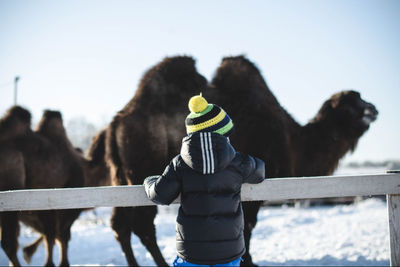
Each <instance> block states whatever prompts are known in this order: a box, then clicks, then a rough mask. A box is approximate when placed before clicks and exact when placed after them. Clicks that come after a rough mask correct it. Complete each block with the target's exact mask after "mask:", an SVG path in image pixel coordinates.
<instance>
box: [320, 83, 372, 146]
mask: <svg viewBox="0 0 400 267" xmlns="http://www.w3.org/2000/svg"><path fill="white" fill-rule="evenodd" d="M377 116H378V110H377V109H376V108H375V106H374V105H373V104H371V103H368V102H366V101H365V100H363V99H362V98H361V96H360V93H358V92H356V91H352V90H349V91H342V92H339V93H336V94H334V95H333V96H332V97H331V98H330V99H328V100H327V101H326V102H325V103H324V104H323V106H322V108H321V109H320V111H319V113H318V115H317V117H316V119H317V120H318V119H329V120H330V121H332V120H333V122H334V123H335V125H339V126H340V129H341V130H342V132H344V133H345V134H346V135H348V136H349V137H352V138H359V137H361V135H363V134H364V133H365V132H366V131H367V130H368V129H369V125H370V124H371V123H372V122H374V121H375V120H376V118H377Z"/></svg>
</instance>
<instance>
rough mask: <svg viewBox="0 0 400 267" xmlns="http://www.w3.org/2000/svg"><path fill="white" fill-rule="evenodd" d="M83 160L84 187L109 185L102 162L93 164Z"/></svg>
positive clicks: (106, 171) (108, 178)
mask: <svg viewBox="0 0 400 267" xmlns="http://www.w3.org/2000/svg"><path fill="white" fill-rule="evenodd" d="M83 160H84V171H85V186H86V187H93V186H109V185H111V179H110V176H109V174H108V169H107V166H106V163H105V162H104V161H101V162H94V161H88V160H86V159H83Z"/></svg>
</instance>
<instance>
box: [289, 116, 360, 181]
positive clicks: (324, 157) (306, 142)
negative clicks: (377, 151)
mask: <svg viewBox="0 0 400 267" xmlns="http://www.w3.org/2000/svg"><path fill="white" fill-rule="evenodd" d="M338 129H340V127H337V126H335V125H334V124H332V123H330V122H328V121H314V122H310V123H308V124H307V125H305V126H303V127H302V128H301V130H300V133H299V135H298V136H297V137H296V138H295V139H296V141H295V143H296V144H297V145H298V148H299V149H298V153H297V160H296V172H295V173H296V174H297V175H300V176H317V175H330V174H332V173H333V172H334V171H335V169H336V168H337V166H338V163H339V160H340V159H341V158H342V157H343V156H344V155H345V154H346V153H347V152H348V151H350V150H352V149H353V148H354V144H355V142H356V141H354V140H350V139H349V138H348V137H346V136H345V135H344V134H343V133H341V132H340V131H339V130H338Z"/></svg>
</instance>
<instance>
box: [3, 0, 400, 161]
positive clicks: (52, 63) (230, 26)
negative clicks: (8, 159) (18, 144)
mask: <svg viewBox="0 0 400 267" xmlns="http://www.w3.org/2000/svg"><path fill="white" fill-rule="evenodd" d="M399 47H400V1H398V0H394V1H385V0H376V1H369V0H357V1H353V0H346V1H340V0H334V1H330V0H326V1H322V0H320V1H301V0H299V1H266V0H263V1H261V0H260V1H254V0H249V1H211V0H202V1H133V0H132V1H98V0H96V1H92V0H85V1H20V0H2V1H0V113H1V116H2V115H3V114H4V112H5V111H6V110H7V109H8V108H9V107H10V106H11V105H12V104H13V79H14V77H15V76H16V75H20V76H21V80H20V82H19V93H18V103H19V104H20V105H23V106H25V107H26V108H28V109H29V110H30V111H31V112H32V113H33V120H34V121H38V120H39V119H40V117H41V113H42V111H43V110H44V109H57V110H60V111H61V112H62V113H63V116H64V119H65V121H68V120H69V119H71V118H75V117H79V116H84V117H86V118H87V120H89V121H92V122H94V123H96V124H101V123H106V122H109V121H110V119H111V118H112V116H113V115H114V114H115V113H116V112H117V111H118V110H120V109H121V108H122V107H123V106H124V105H125V104H126V103H127V102H128V101H129V99H131V98H132V96H133V95H134V93H135V90H136V88H137V85H138V82H139V80H140V78H141V76H142V75H143V73H144V72H145V71H146V70H147V69H149V68H150V67H151V66H153V65H154V64H156V63H157V62H159V61H160V60H161V59H162V58H164V57H165V56H174V55H182V54H185V55H191V56H193V57H194V58H195V59H196V62H197V68H198V71H199V72H200V73H201V74H203V75H204V76H205V77H206V78H207V79H211V77H212V75H213V73H214V71H215V69H216V68H217V67H218V65H219V64H220V61H221V59H222V57H224V56H230V55H238V54H245V55H247V57H248V58H249V59H250V60H252V61H253V62H255V63H256V64H257V66H258V67H259V68H260V70H261V71H262V73H263V75H264V78H265V79H266V81H267V84H268V85H269V86H270V88H271V90H272V91H273V93H274V94H275V96H276V97H277V98H278V100H279V101H280V103H281V105H282V106H284V107H285V108H286V109H287V110H288V112H289V113H291V114H292V116H293V117H294V118H295V119H296V120H297V121H298V122H300V123H302V124H304V123H307V121H308V120H309V119H311V118H312V117H313V116H314V115H315V114H316V113H317V111H318V109H319V107H320V106H321V104H322V103H323V101H324V100H326V99H327V98H329V97H330V96H331V95H332V94H333V93H335V92H337V91H340V90H343V89H355V90H357V91H359V92H360V93H361V94H362V97H363V98H364V99H366V100H368V101H370V102H372V103H374V104H375V105H376V107H377V108H378V110H379V112H380V114H379V118H378V120H377V121H376V122H375V123H374V124H373V125H372V127H371V128H370V130H369V132H368V133H367V134H366V135H365V136H364V137H363V138H362V139H361V141H360V143H359V146H358V148H357V150H356V152H355V153H354V154H352V155H348V156H347V157H346V158H345V161H363V160H379V161H382V160H386V159H398V158H400V154H399V151H400V140H399V137H400V135H399V133H400V123H399V119H398V117H399V116H400V112H399V111H400V107H399V104H400V52H399Z"/></svg>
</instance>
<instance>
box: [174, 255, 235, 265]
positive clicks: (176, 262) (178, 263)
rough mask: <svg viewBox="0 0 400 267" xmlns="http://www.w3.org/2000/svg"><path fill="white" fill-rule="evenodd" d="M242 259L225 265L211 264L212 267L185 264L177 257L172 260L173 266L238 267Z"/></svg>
mask: <svg viewBox="0 0 400 267" xmlns="http://www.w3.org/2000/svg"><path fill="white" fill-rule="evenodd" d="M241 260H242V258H239V259H236V260H234V261H231V262H227V263H220V264H213V265H199V264H194V263H190V262H187V261H185V260H183V259H181V258H179V257H176V259H175V260H174V263H173V266H204V267H206V266H229V267H230V266H232V267H234V266H240V262H241Z"/></svg>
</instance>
